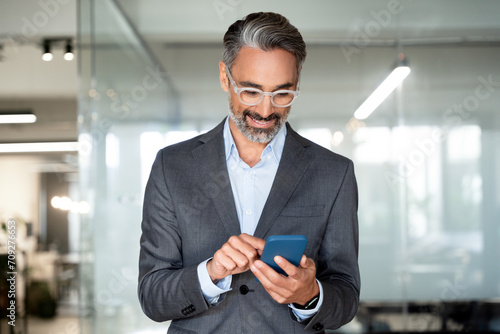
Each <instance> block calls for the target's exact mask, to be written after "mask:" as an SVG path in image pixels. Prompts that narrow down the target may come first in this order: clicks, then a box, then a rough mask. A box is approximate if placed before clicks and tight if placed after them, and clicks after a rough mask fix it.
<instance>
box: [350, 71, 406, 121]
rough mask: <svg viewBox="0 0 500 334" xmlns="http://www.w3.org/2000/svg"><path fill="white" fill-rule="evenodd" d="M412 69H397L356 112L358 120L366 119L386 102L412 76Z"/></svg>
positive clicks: (355, 115)
mask: <svg viewBox="0 0 500 334" xmlns="http://www.w3.org/2000/svg"><path fill="white" fill-rule="evenodd" d="M410 72H411V69H410V67H408V66H399V67H396V68H395V69H394V70H393V71H392V72H391V74H389V76H388V77H387V78H386V79H385V80H384V82H382V83H381V84H380V86H378V87H377V89H375V91H373V93H372V94H371V95H370V96H369V97H368V98H367V99H366V101H365V102H363V104H362V105H361V106H360V107H359V108H358V109H357V110H356V111H355V112H354V117H356V118H357V119H366V118H368V116H370V115H371V114H372V112H373V111H374V110H375V109H377V107H378V106H379V105H380V104H381V103H382V102H384V100H385V99H386V98H387V96H389V95H390V94H391V93H392V91H393V90H394V89H396V87H398V86H399V84H400V83H401V82H402V81H403V80H404V79H405V78H406V77H407V76H408V74H410Z"/></svg>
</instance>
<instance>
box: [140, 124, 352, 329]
mask: <svg viewBox="0 0 500 334" xmlns="http://www.w3.org/2000/svg"><path fill="white" fill-rule="evenodd" d="M223 124H224V122H222V123H221V124H219V125H218V126H217V127H216V128H214V129H213V130H211V131H210V132H208V133H206V134H203V135H201V136H198V137H196V138H193V139H191V140H188V141H185V142H183V143H179V144H176V145H173V146H169V147H166V148H164V149H162V150H161V151H160V152H159V153H158V155H157V157H156V160H155V162H154V164H153V167H152V170H151V175H150V177H149V181H148V184H147V187H146V194H145V198H144V211H143V221H142V237H141V252H140V260H139V286H138V294H139V300H140V303H141V306H142V309H143V311H144V312H145V314H146V315H147V316H148V317H150V318H151V319H153V320H155V321H166V320H173V321H172V323H171V325H170V328H169V331H168V332H169V333H231V334H234V333H304V332H306V333H322V332H323V329H326V328H338V327H340V326H342V325H343V324H345V323H347V322H349V321H350V320H351V319H352V318H353V317H354V315H355V313H356V311H357V307H358V301H359V290H360V278H359V269H358V262H357V257H358V221H357V205H358V204H357V200H358V199H357V186H356V180H355V176H354V170H353V164H352V162H351V161H350V160H349V159H347V158H344V157H342V156H339V155H337V154H335V153H332V152H330V151H328V150H326V149H324V148H322V147H320V146H318V145H316V144H314V143H312V142H310V141H308V140H306V139H305V138H303V137H301V136H299V135H298V134H297V133H296V132H295V131H293V130H292V129H291V127H290V125H289V124H287V127H288V132H287V137H286V141H285V146H284V150H283V155H282V158H281V162H280V165H279V168H278V171H277V174H276V177H275V180H274V183H273V185H272V188H271V192H270V194H269V197H268V199H267V202H266V204H265V206H264V210H263V212H262V216H261V217H260V220H259V223H258V225H257V229H256V231H255V234H254V236H255V237H258V238H262V239H265V238H266V237H268V236H270V235H279V234H304V235H306V236H307V239H308V244H307V248H306V251H305V254H306V256H308V257H310V258H312V259H314V261H315V262H316V267H317V278H318V280H320V281H321V283H322V286H323V293H324V300H323V304H322V306H321V308H320V310H319V311H318V313H317V314H316V315H315V316H314V317H312V318H311V319H308V320H306V321H304V322H302V323H299V322H297V321H296V320H295V318H294V317H293V316H291V314H290V310H289V307H288V306H287V305H281V304H278V303H277V302H275V301H274V300H273V299H272V298H271V297H270V296H269V294H268V293H267V292H266V291H265V290H264V289H263V287H262V286H261V285H260V283H258V282H257V281H256V280H255V276H254V275H253V274H252V272H251V271H247V272H245V273H243V274H239V275H234V276H233V280H232V285H231V287H232V290H231V291H230V292H227V293H225V294H223V295H222V296H221V298H220V300H219V301H218V303H217V304H216V305H210V304H208V303H207V302H206V301H205V298H204V297H203V294H202V292H201V288H200V284H199V282H198V276H197V266H198V264H199V263H200V262H202V261H204V260H206V259H208V258H210V257H211V256H213V254H214V253H215V251H217V250H218V249H219V248H220V247H221V246H222V244H224V243H225V242H226V241H227V240H228V239H229V237H230V236H231V235H239V234H240V227H239V222H238V216H237V213H236V207H235V204H234V198H233V194H232V191H231V185H230V183H229V176H228V172H227V167H226V160H225V154H224V142H223V134H222V133H223V131H222V130H223Z"/></svg>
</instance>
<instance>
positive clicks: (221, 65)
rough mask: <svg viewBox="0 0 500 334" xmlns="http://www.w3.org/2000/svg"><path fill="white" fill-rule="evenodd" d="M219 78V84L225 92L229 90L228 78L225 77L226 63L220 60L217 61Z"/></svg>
mask: <svg viewBox="0 0 500 334" xmlns="http://www.w3.org/2000/svg"><path fill="white" fill-rule="evenodd" d="M219 80H220V86H221V87H222V90H223V91H225V92H228V91H229V79H228V77H227V73H226V64H224V62H223V61H222V60H221V61H220V62H219Z"/></svg>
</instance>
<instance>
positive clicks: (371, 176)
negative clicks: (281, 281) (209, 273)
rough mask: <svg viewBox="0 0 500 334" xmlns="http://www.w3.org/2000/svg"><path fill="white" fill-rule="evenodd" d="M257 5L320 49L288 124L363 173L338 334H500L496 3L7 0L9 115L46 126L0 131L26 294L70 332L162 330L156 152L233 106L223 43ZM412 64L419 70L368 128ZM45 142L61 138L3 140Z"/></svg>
mask: <svg viewBox="0 0 500 334" xmlns="http://www.w3.org/2000/svg"><path fill="white" fill-rule="evenodd" d="M254 11H276V12H279V13H281V14H283V15H285V16H286V17H287V18H289V19H290V21H291V22H292V24H294V25H295V26H296V27H297V28H298V29H299V31H301V33H302V34H303V37H304V39H305V41H306V43H307V47H308V56H307V59H306V63H305V65H304V68H303V71H302V74H301V95H300V97H299V99H298V100H297V102H296V103H295V104H294V106H293V108H292V112H291V115H290V118H289V121H290V123H291V125H292V126H293V127H294V128H295V129H296V130H298V131H299V132H300V133H302V134H303V135H304V136H306V137H308V138H310V139H311V140H313V141H315V142H317V143H319V144H321V145H323V146H325V147H326V148H328V149H331V150H333V151H335V152H338V153H340V154H343V155H345V156H347V157H349V158H351V159H353V160H354V163H355V169H356V175H357V178H358V187H359V199H360V202H359V224H360V255H359V264H360V269H361V275H362V276H361V278H362V290H361V301H362V305H361V307H360V311H359V313H358V316H357V317H356V318H355V320H354V321H353V322H352V323H351V324H348V325H346V326H345V327H344V328H343V329H341V330H340V331H341V332H349V333H351V332H367V331H374V332H376V331H379V332H382V331H385V332H389V331H393V332H404V331H406V332H411V331H441V330H443V331H444V330H449V331H466V330H473V329H476V330H483V331H500V310H499V309H500V307H499V301H500V269H499V267H498V259H499V258H500V219H499V217H500V194H499V189H500V177H499V173H500V149H499V147H500V116H499V111H500V110H499V108H500V107H499V106H500V60H499V59H500V21H499V20H498V13H499V12H500V2H498V1H463V0H455V1H452V0H442V1H429V0H422V1H416V0H413V1H411V0H400V1H398V0H374V1H369V2H368V1H349V2H347V1H326V0H323V1H311V2H305V1H279V0H274V1H260V0H257V1H252V2H248V1H242V0H206V1H201V0H198V1H189V2H186V1H184V2H181V1H170V0H164V1H160V0H142V1H133V0H129V1H125V0H122V1H120V0H115V1H113V0H100V1H97V0H94V1H92V0H86V1H84V0H81V1H74V0H45V1H44V0H41V1H39V2H31V1H21V2H16V4H15V5H14V4H13V3H12V2H9V1H5V0H2V2H0V24H1V25H0V46H1V48H0V114H2V113H3V114H5V113H24V114H26V113H33V114H34V115H35V116H36V117H37V120H36V122H35V123H32V124H0V152H1V153H0V189H1V190H0V217H1V218H2V219H1V222H2V223H6V222H7V221H8V220H9V219H10V218H12V217H14V218H15V219H16V221H17V227H18V228H17V230H18V240H17V242H18V245H19V247H18V248H19V249H20V250H19V255H18V257H19V258H20V259H22V258H23V257H24V262H23V263H24V264H23V263H20V264H19V265H20V266H21V265H24V266H25V268H28V269H30V270H29V271H28V272H27V273H26V275H20V276H19V277H20V278H19V281H18V285H19V286H20V288H19V292H18V293H19V294H20V297H19V299H23V298H24V297H26V296H28V297H29V296H33V293H34V291H35V292H36V291H38V290H40V286H45V285H46V286H48V288H49V291H50V294H51V296H52V299H53V300H54V303H55V306H57V308H55V309H54V312H53V313H54V315H55V319H57V318H58V317H61V316H63V317H68V319H78V321H77V322H72V323H71V326H74V328H75V330H74V331H70V332H76V331H78V332H80V333H107V334H108V333H111V334H112V333H156V332H158V333H163V332H165V328H166V326H167V325H166V324H155V323H153V322H152V321H151V320H149V319H146V318H145V317H144V316H143V315H142V312H141V311H140V308H139V304H138V301H137V296H136V287H137V261H138V252H139V237H140V221H141V206H142V196H143V191H144V187H145V182H146V180H147V177H148V174H149V170H150V167H151V164H152V161H153V159H154V157H155V154H156V152H157V151H158V150H159V149H160V148H162V147H164V146H165V145H168V144H172V143H175V142H178V141H180V140H184V139H188V138H191V137H193V136H195V135H197V134H199V133H202V132H204V131H207V130H209V129H210V128H212V127H213V126H214V125H216V124H218V123H219V122H220V121H221V120H222V119H223V117H225V115H227V96H226V95H225V93H224V92H223V91H222V90H221V89H220V85H219V79H218V62H219V60H220V59H221V52H222V42H221V41H222V36H223V34H224V32H225V31H226V29H227V27H228V26H229V25H230V24H231V23H232V22H234V21H235V20H237V19H239V18H241V17H243V16H245V15H246V14H248V13H250V12H254ZM68 40H69V41H70V42H71V45H72V47H73V50H72V51H73V52H74V54H75V59H73V60H72V61H66V60H64V59H63V54H64V52H66V51H67V45H68ZM47 44H49V45H48V46H49V47H50V49H51V50H50V51H52V54H53V59H52V60H51V61H48V62H46V61H43V60H42V59H41V56H42V53H43V52H44V51H46V50H44V48H46V46H47ZM401 54H404V57H405V61H406V62H407V65H408V66H409V68H410V69H411V73H410V74H409V75H408V77H407V78H406V79H405V80H404V81H403V82H402V84H401V85H399V86H398V88H397V89H396V90H395V91H393V92H392V93H391V94H390V95H389V96H388V97H387V98H386V99H385V100H384V101H383V102H382V104H381V105H380V106H379V107H378V108H376V109H375V110H374V111H373V113H372V114H371V115H369V116H368V117H367V118H362V119H360V118H359V117H358V118H356V117H355V116H354V112H355V111H356V109H357V108H358V107H359V106H360V105H361V104H362V103H363V101H364V100H365V99H366V98H367V97H368V96H369V95H370V94H371V93H372V92H373V91H374V89H375V88H377V86H378V84H380V83H381V82H382V81H383V80H384V78H386V77H387V76H388V75H389V73H391V71H392V70H393V69H394V68H395V67H396V66H397V64H398V61H399V62H400V61H401ZM34 142H38V143H42V142H43V143H46V142H52V143H54V142H58V143H62V146H63V147H62V148H61V149H60V150H59V151H56V152H47V149H45V151H43V152H36V153H35V152H33V148H25V147H24V146H12V145H7V144H19V143H24V144H26V143H34ZM23 150H27V152H23ZM194 195H195V194H194ZM54 197H58V198H59V199H61V198H65V199H64V200H66V198H68V199H69V202H68V203H66V204H67V206H65V207H64V205H62V204H61V203H60V202H57V201H55V203H54V201H53V199H54ZM5 237H6V235H3V236H2V239H0V244H2V245H5V241H6V238H5ZM20 261H22V260H20ZM37 289H38V290H37ZM30 291H31V293H30ZM30 298H31V300H29V301H30V302H31V303H28V305H34V304H36V305H38V304H37V303H40V300H39V299H40V298H38V299H36V298H34V297H30ZM30 298H28V299H30ZM69 310H73V311H69ZM19 312H20V313H19V318H18V319H23V318H24V313H23V312H21V310H20V311H19ZM30 313H31V314H33V315H32V316H30V317H28V318H27V319H28V321H27V324H25V325H24V327H27V328H28V329H30V328H31V329H30V331H29V332H30V333H37V329H35V327H33V326H31V327H30V323H31V324H33V323H37V317H40V316H42V317H43V316H44V315H43V314H40V311H39V310H38V314H37V310H33V312H30ZM49 315H50V314H49ZM47 318H50V316H47ZM4 319H5V318H4ZM67 326H70V325H66V327H67ZM7 328H8V327H7V324H6V323H5V320H4V322H2V327H1V328H0V330H6V329H7ZM25 329H26V328H25Z"/></svg>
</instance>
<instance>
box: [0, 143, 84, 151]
mask: <svg viewBox="0 0 500 334" xmlns="http://www.w3.org/2000/svg"><path fill="white" fill-rule="evenodd" d="M78 148H79V144H78V142H52V143H50V142H49V143H12V144H0V153H29V152H31V153H34V152H75V151H78Z"/></svg>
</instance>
